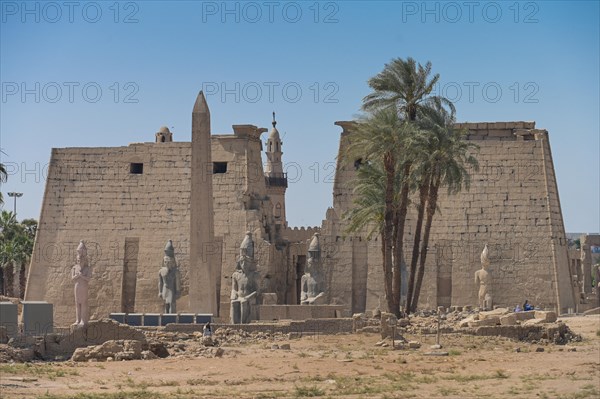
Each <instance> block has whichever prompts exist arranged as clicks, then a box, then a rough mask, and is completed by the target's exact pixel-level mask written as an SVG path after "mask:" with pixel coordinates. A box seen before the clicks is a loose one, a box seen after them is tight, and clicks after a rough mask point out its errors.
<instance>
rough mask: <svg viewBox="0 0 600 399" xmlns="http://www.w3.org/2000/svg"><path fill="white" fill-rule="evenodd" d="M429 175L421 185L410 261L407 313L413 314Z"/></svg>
mask: <svg viewBox="0 0 600 399" xmlns="http://www.w3.org/2000/svg"><path fill="white" fill-rule="evenodd" d="M429 180H430V178H429V175H427V176H426V177H425V178H424V181H423V182H422V183H421V184H420V185H419V207H418V208H417V209H418V211H417V224H416V225H415V237H414V240H413V250H412V258H411V260H410V275H409V278H408V293H407V294H406V308H405V310H406V313H409V312H412V309H413V306H412V299H413V292H414V288H415V278H416V274H417V263H418V261H419V246H420V244H421V230H422V229H423V216H424V214H425V205H426V202H427V193H428V192H429Z"/></svg>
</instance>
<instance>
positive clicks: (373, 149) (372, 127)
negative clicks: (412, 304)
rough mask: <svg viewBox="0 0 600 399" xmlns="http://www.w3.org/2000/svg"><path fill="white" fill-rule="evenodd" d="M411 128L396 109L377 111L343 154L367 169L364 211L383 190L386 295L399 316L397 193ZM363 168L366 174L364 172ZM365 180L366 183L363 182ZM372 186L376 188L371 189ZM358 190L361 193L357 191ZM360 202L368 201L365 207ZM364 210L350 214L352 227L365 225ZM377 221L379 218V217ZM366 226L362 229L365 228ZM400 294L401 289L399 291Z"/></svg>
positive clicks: (359, 128)
mask: <svg viewBox="0 0 600 399" xmlns="http://www.w3.org/2000/svg"><path fill="white" fill-rule="evenodd" d="M409 130H410V126H409V125H408V124H407V123H405V121H403V120H402V119H401V118H400V117H399V116H398V113H397V112H396V111H395V110H394V109H389V108H382V109H379V110H374V111H373V112H372V113H371V114H368V115H367V116H365V117H363V118H362V119H360V120H359V121H358V122H357V124H356V125H355V127H354V128H353V130H352V136H351V137H350V143H349V144H348V146H346V149H345V152H344V153H342V161H343V162H344V163H346V164H350V163H352V164H353V163H354V162H356V160H360V161H361V163H362V164H363V167H360V168H359V173H358V176H359V178H358V184H357V186H356V189H355V193H356V194H358V195H357V201H358V203H356V202H355V204H356V205H358V206H359V207H361V206H369V208H368V210H365V211H364V212H366V213H368V212H371V210H373V209H374V208H373V207H372V206H371V205H374V204H371V203H370V202H369V200H370V199H375V196H374V192H377V190H380V191H379V201H381V199H383V201H382V204H380V205H383V206H382V207H380V208H377V209H378V210H379V211H382V215H383V217H382V218H380V221H381V223H382V225H381V227H380V229H379V232H380V233H381V243H382V256H383V272H384V278H385V279H384V281H385V287H384V288H385V295H386V301H387V304H388V310H389V311H390V312H393V313H395V314H399V312H400V302H399V300H400V295H394V293H395V292H394V288H395V286H394V284H393V281H394V273H395V271H394V269H393V250H394V242H395V241H394V238H395V234H396V233H395V220H396V214H397V211H396V205H397V202H398V199H397V195H396V193H397V192H398V189H397V187H398V184H397V183H398V175H399V173H400V171H401V170H400V167H399V166H400V165H401V162H400V161H401V159H402V149H403V148H404V141H405V139H406V136H407V133H408V131H409ZM361 169H362V171H361ZM361 179H362V180H361ZM369 184H371V185H373V187H372V188H370V189H368V188H367V186H368V185H369ZM357 190H358V191H357ZM360 201H366V203H363V204H361V203H360ZM361 215H362V214H361V212H360V210H356V211H354V212H351V213H350V214H349V216H348V217H349V218H350V219H351V220H353V222H351V224H350V229H352V226H353V224H354V225H356V226H361V225H363V223H362V222H360V221H361V220H363V219H364V216H361ZM375 219H376V218H375ZM361 227H362V226H361ZM398 293H399V290H398Z"/></svg>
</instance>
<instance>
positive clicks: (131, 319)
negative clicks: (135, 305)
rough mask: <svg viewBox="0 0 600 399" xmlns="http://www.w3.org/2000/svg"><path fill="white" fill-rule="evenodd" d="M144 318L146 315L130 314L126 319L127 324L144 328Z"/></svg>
mask: <svg viewBox="0 0 600 399" xmlns="http://www.w3.org/2000/svg"><path fill="white" fill-rule="evenodd" d="M143 316H144V315H142V314H141V313H128V314H127V315H126V317H125V324H128V325H130V326H137V327H140V326H143V325H144V320H143Z"/></svg>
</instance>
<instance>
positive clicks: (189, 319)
mask: <svg viewBox="0 0 600 399" xmlns="http://www.w3.org/2000/svg"><path fill="white" fill-rule="evenodd" d="M178 323H182V324H193V323H194V314H193V313H181V314H180V315H179V321H178Z"/></svg>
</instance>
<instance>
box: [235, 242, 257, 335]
mask: <svg viewBox="0 0 600 399" xmlns="http://www.w3.org/2000/svg"><path fill="white" fill-rule="evenodd" d="M257 274H258V272H256V261H255V260H254V242H253V241H252V233H251V232H249V231H248V232H246V237H245V238H244V241H242V245H240V256H239V258H238V261H237V264H236V267H235V271H234V272H233V275H232V276H231V311H230V318H231V323H232V324H247V323H250V321H251V319H252V305H255V304H256V296H257V293H258V283H257Z"/></svg>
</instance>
